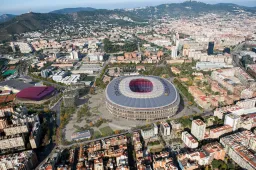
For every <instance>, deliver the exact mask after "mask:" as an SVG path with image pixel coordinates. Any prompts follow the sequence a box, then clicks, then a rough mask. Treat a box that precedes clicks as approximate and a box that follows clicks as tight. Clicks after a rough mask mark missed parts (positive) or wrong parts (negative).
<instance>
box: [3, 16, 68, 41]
mask: <svg viewBox="0 0 256 170" xmlns="http://www.w3.org/2000/svg"><path fill="white" fill-rule="evenodd" d="M69 20H70V18H69V17H68V16H66V15H61V14H41V13H26V14H22V15H20V16H17V17H14V18H13V19H11V20H9V21H7V22H4V23H1V24H0V40H8V39H10V38H11V35H12V34H20V33H24V32H29V31H35V30H40V29H45V28H48V27H50V26H51V25H52V24H54V23H53V22H55V21H63V22H68V21H69Z"/></svg>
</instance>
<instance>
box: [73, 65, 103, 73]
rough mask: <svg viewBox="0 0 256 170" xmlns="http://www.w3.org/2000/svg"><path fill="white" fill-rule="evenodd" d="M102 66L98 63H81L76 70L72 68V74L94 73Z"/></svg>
mask: <svg viewBox="0 0 256 170" xmlns="http://www.w3.org/2000/svg"><path fill="white" fill-rule="evenodd" d="M101 69H102V67H101V65H100V64H83V65H82V66H81V67H80V68H79V69H78V70H73V71H72V73H73V74H81V73H85V74H94V73H98V72H99V71H101Z"/></svg>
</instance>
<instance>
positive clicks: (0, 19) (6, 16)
mask: <svg viewBox="0 0 256 170" xmlns="http://www.w3.org/2000/svg"><path fill="white" fill-rule="evenodd" d="M15 16H16V15H12V14H3V15H1V16H0V23H2V22H6V21H9V20H11V19H12V18H14V17H15Z"/></svg>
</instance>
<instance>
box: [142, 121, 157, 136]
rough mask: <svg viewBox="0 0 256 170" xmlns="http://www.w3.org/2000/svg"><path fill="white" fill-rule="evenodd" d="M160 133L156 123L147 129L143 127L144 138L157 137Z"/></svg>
mask: <svg viewBox="0 0 256 170" xmlns="http://www.w3.org/2000/svg"><path fill="white" fill-rule="evenodd" d="M157 134H158V127H157V125H156V124H155V123H153V124H152V125H151V126H150V127H148V128H147V129H141V136H142V137H143V139H144V140H147V139H150V138H153V137H155V136H156V135H157Z"/></svg>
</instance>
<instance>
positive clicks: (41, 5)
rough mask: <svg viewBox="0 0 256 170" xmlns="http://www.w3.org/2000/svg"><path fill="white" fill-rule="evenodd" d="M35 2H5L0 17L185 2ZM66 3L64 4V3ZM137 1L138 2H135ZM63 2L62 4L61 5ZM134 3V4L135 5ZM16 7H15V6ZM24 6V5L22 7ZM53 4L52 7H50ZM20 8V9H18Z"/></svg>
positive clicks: (236, 0)
mask: <svg viewBox="0 0 256 170" xmlns="http://www.w3.org/2000/svg"><path fill="white" fill-rule="evenodd" d="M32 1H33V0H27V1H26V2H25V3H24V2H20V1H19V0H9V1H8V2H3V3H2V5H1V7H0V11H1V12H0V15H3V14H13V15H21V14H24V13H27V12H30V11H31V12H35V13H48V12H51V11H54V10H59V9H63V8H79V7H91V8H95V9H110V10H111V9H124V8H139V7H146V6H156V5H161V4H170V3H182V2H185V0H160V1H158V2H155V1H153V0H140V1H139V2H138V1H136V0H130V1H128V0H123V2H120V1H119V2H117V1H118V0H111V1H110V2H108V3H105V2H104V1H103V0H97V1H96V2H93V3H88V2H87V3H86V2H85V3H84V2H81V0H75V1H74V2H73V3H72V4H69V1H67V0H62V1H61V0H55V3H52V2H51V0H45V1H44V2H36V4H34V3H35V2H34V1H33V2H32ZM63 1H64V3H63ZM135 1H136V2H135ZM60 2H61V3H60ZM133 2H134V3H133ZM198 2H203V3H207V4H218V3H233V4H237V5H241V6H246V7H256V1H255V0H246V1H242V0H226V1H225V2H223V1H221V0H201V1H198ZM15 3H16V5H15V6H14V5H13V4H15ZM21 4H22V5H21ZM49 4H51V5H49ZM28 5H29V6H28ZM17 6H18V7H17Z"/></svg>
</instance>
